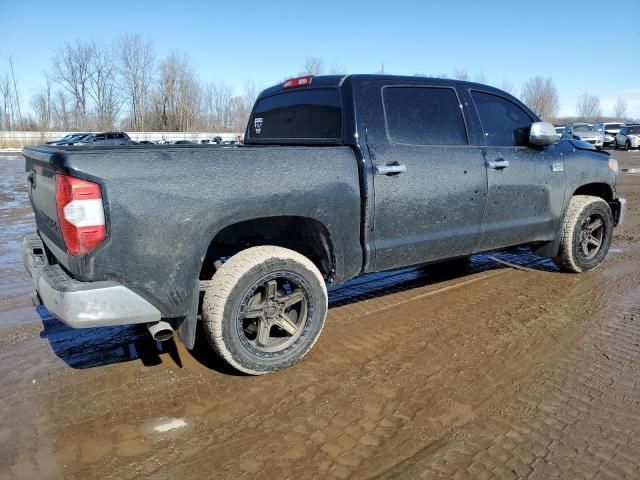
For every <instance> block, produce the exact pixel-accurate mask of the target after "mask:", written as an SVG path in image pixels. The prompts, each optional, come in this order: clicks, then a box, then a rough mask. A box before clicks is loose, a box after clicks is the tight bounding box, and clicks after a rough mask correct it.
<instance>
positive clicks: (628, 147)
mask: <svg viewBox="0 0 640 480" xmlns="http://www.w3.org/2000/svg"><path fill="white" fill-rule="evenodd" d="M624 149H625V150H626V151H627V152H628V151H629V150H631V142H630V141H629V140H627V141H626V142H625V144H624Z"/></svg>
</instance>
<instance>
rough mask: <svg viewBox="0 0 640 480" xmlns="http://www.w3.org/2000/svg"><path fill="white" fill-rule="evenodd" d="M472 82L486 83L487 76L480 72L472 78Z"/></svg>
mask: <svg viewBox="0 0 640 480" xmlns="http://www.w3.org/2000/svg"><path fill="white" fill-rule="evenodd" d="M473 81H474V82H477V83H487V76H486V75H485V74H484V72H480V73H478V74H476V75H475V76H474V77H473Z"/></svg>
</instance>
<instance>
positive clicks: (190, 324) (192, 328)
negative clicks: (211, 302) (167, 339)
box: [178, 285, 200, 350]
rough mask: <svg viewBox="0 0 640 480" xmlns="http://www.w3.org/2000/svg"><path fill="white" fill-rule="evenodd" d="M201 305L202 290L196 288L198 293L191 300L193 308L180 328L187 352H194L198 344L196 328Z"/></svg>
mask: <svg viewBox="0 0 640 480" xmlns="http://www.w3.org/2000/svg"><path fill="white" fill-rule="evenodd" d="M199 304H200V288H199V285H198V286H197V287H196V291H195V293H194V295H193V299H192V300H191V308H190V309H189V315H187V316H186V317H185V318H184V320H182V322H181V323H180V325H179V326H178V336H179V337H180V341H181V342H182V344H183V345H184V346H185V347H186V348H187V350H193V347H194V346H195V344H196V327H197V325H198V305H199Z"/></svg>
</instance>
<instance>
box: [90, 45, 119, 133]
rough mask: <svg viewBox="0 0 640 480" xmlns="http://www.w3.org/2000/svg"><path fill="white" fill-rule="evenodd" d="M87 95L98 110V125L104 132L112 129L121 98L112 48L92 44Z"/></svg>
mask: <svg viewBox="0 0 640 480" xmlns="http://www.w3.org/2000/svg"><path fill="white" fill-rule="evenodd" d="M92 49H93V53H92V55H91V61H90V64H89V83H88V88H87V93H88V95H89V96H90V97H91V99H92V100H93V103H94V105H95V109H96V120H97V123H96V125H97V126H98V128H100V129H102V130H108V129H112V128H113V127H114V125H115V123H116V116H117V114H118V111H119V110H120V105H121V101H120V98H119V97H120V96H119V93H118V88H117V85H116V66H115V62H114V58H113V53H112V50H111V49H110V48H107V47H104V46H98V45H96V44H92Z"/></svg>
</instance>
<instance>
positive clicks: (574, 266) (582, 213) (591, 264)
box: [554, 195, 613, 273]
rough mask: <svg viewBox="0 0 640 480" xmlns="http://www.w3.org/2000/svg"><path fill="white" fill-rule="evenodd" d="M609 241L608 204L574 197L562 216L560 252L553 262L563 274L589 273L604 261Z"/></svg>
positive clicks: (611, 224) (610, 236) (583, 197)
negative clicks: (563, 216)
mask: <svg viewBox="0 0 640 480" xmlns="http://www.w3.org/2000/svg"><path fill="white" fill-rule="evenodd" d="M612 237H613V215H612V213H611V208H610V207H609V204H608V203H607V202H605V201H604V200H603V199H601V198H598V197H592V196H589V195H575V196H574V197H573V198H571V201H570V202H569V206H568V207H567V212H566V213H565V218H564V224H563V228H562V238H561V239H560V249H559V251H558V255H557V256H556V257H555V258H554V261H555V263H556V264H557V265H558V266H559V267H560V268H561V269H562V270H564V271H567V272H574V273H579V272H587V271H589V270H593V269H594V268H597V267H598V266H599V265H600V264H601V263H602V261H603V260H604V258H605V257H606V255H607V252H608V251H609V246H610V245H611V238H612Z"/></svg>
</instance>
